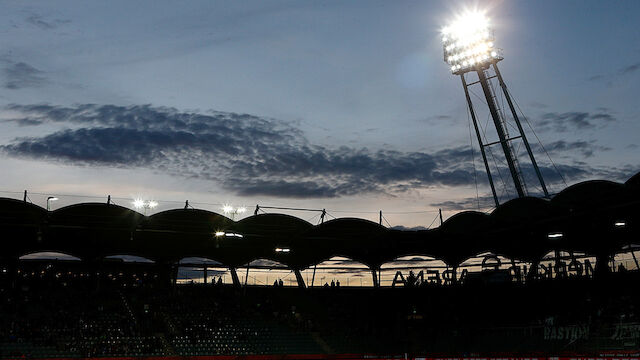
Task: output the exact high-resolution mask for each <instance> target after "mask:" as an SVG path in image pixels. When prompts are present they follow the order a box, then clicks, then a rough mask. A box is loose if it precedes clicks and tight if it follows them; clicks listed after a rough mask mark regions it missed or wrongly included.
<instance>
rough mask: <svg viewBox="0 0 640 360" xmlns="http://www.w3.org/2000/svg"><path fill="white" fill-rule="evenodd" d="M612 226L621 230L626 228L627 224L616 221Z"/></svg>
mask: <svg viewBox="0 0 640 360" xmlns="http://www.w3.org/2000/svg"><path fill="white" fill-rule="evenodd" d="M613 226H615V227H617V228H622V227H625V226H627V223H626V222H624V221H616V222H615V223H613Z"/></svg>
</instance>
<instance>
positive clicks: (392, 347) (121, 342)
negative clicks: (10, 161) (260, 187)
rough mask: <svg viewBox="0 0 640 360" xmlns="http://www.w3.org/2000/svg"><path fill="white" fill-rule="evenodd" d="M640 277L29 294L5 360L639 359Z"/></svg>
mask: <svg viewBox="0 0 640 360" xmlns="http://www.w3.org/2000/svg"><path fill="white" fill-rule="evenodd" d="M638 275H640V274H638V273H636V272H628V273H616V274H612V275H611V276H610V277H609V278H608V279H602V280H598V281H596V280H593V279H564V280H547V281H537V282H529V283H528V284H516V283H503V284H467V285H459V286H446V287H445V286H428V287H421V288H388V289H384V288H379V289H372V288H341V289H305V290H302V289H297V288H271V287H268V288H267V287H261V288H251V287H249V288H240V289H238V288H233V287H231V286H227V285H222V286H214V285H189V286H175V287H168V288H162V287H160V288H159V287H157V286H156V287H154V286H146V285H143V284H142V285H139V286H134V287H131V286H128V287H122V286H108V285H103V286H101V287H100V288H99V289H98V290H96V289H95V288H90V287H89V286H87V287H84V286H83V285H82V283H81V282H77V283H76V284H73V285H71V284H64V283H58V282H55V281H49V282H43V283H40V284H37V283H30V284H22V285H20V286H17V287H14V288H7V287H5V288H3V289H2V297H1V301H2V302H1V304H0V356H1V357H2V358H61V357H63V358H83V357H94V358H98V357H175V358H183V357H192V356H205V355H207V356H211V355H218V356H219V355H229V356H233V357H231V358H235V356H238V355H270V356H268V357H248V358H261V359H267V358H269V359H271V358H274V359H275V358H289V359H293V358H303V357H306V358H315V359H320V358H335V359H339V358H341V359H345V358H362V357H368V358H377V357H387V356H388V357H393V356H399V357H402V358H404V356H405V355H404V354H407V355H406V356H407V357H462V356H465V357H485V356H487V357H490V356H494V357H495V356H512V357H515V356H539V357H546V356H578V355H582V356H600V355H604V354H607V355H608V356H614V355H625V356H634V354H635V353H636V351H637V350H638V349H640V313H639V311H640V296H639V295H638V293H637V287H638V284H639V280H640V278H639V276H638ZM282 354H289V355H290V356H287V357H285V356H281V355H282ZM323 354H324V355H323ZM327 354H328V355H327ZM336 354H360V355H336ZM363 354H364V355H363ZM274 355H275V356H274ZM635 356H637V354H635Z"/></svg>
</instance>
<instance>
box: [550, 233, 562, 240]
mask: <svg viewBox="0 0 640 360" xmlns="http://www.w3.org/2000/svg"><path fill="white" fill-rule="evenodd" d="M563 236H564V235H563V234H562V233H561V232H553V233H549V235H547V238H549V239H551V240H557V239H562V237H563Z"/></svg>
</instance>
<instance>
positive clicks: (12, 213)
mask: <svg viewBox="0 0 640 360" xmlns="http://www.w3.org/2000/svg"><path fill="white" fill-rule="evenodd" d="M46 216H47V210H45V209H43V208H41V207H40V206H37V205H34V204H32V203H28V202H24V201H21V200H16V199H10V198H0V224H1V225H3V226H5V225H16V224H33V223H39V222H41V221H42V220H43V219H44V218H45V217H46Z"/></svg>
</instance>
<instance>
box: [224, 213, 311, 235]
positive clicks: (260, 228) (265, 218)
mask: <svg viewBox="0 0 640 360" xmlns="http://www.w3.org/2000/svg"><path fill="white" fill-rule="evenodd" d="M312 227H313V225H311V224H310V223H309V222H307V221H304V220H302V219H300V218H297V217H295V216H291V215H286V214H258V215H253V216H249V217H247V218H244V219H242V220H240V221H238V222H237V223H235V224H233V226H232V229H233V230H234V231H236V232H238V233H240V234H242V235H244V236H249V237H252V238H263V239H271V240H274V239H282V238H288V239H290V238H294V237H297V236H300V235H301V234H302V233H304V232H306V231H308V230H309V229H311V228H312Z"/></svg>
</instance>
